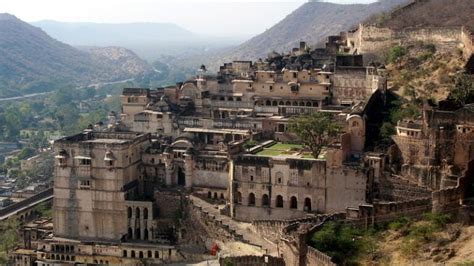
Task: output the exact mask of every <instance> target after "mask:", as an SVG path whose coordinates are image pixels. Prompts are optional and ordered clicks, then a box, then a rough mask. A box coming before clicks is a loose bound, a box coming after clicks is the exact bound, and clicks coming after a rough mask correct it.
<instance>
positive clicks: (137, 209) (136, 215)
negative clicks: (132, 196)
mask: <svg viewBox="0 0 474 266" xmlns="http://www.w3.org/2000/svg"><path fill="white" fill-rule="evenodd" d="M135 218H137V219H140V208H138V207H137V208H136V209H135Z"/></svg>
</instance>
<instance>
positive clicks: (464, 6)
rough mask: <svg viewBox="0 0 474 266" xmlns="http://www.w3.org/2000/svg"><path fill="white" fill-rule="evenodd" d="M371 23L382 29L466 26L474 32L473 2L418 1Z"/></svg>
mask: <svg viewBox="0 0 474 266" xmlns="http://www.w3.org/2000/svg"><path fill="white" fill-rule="evenodd" d="M369 22H370V23H376V24H378V25H379V26H382V27H389V28H392V29H403V28H407V27H427V26H428V27H449V26H466V27H468V28H469V29H470V30H471V31H472V30H474V1H473V0H449V1H446V0H416V1H414V2H413V3H412V4H410V5H407V6H405V7H403V8H401V9H398V10H396V11H395V12H393V13H391V14H390V15H387V16H385V17H382V18H381V17H377V18H374V19H373V20H372V21H369Z"/></svg>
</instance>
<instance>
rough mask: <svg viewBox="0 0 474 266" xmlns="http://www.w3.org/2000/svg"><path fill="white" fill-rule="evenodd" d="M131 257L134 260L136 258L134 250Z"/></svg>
mask: <svg viewBox="0 0 474 266" xmlns="http://www.w3.org/2000/svg"><path fill="white" fill-rule="evenodd" d="M131 257H132V258H135V250H132V252H131Z"/></svg>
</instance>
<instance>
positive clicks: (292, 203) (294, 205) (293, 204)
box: [290, 196, 298, 209]
mask: <svg viewBox="0 0 474 266" xmlns="http://www.w3.org/2000/svg"><path fill="white" fill-rule="evenodd" d="M290 208H291V209H298V200H297V199H296V197H295V196H293V197H291V200H290Z"/></svg>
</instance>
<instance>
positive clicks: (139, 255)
mask: <svg viewBox="0 0 474 266" xmlns="http://www.w3.org/2000/svg"><path fill="white" fill-rule="evenodd" d="M138 257H139V258H140V259H143V251H140V252H139V253H138Z"/></svg>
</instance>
